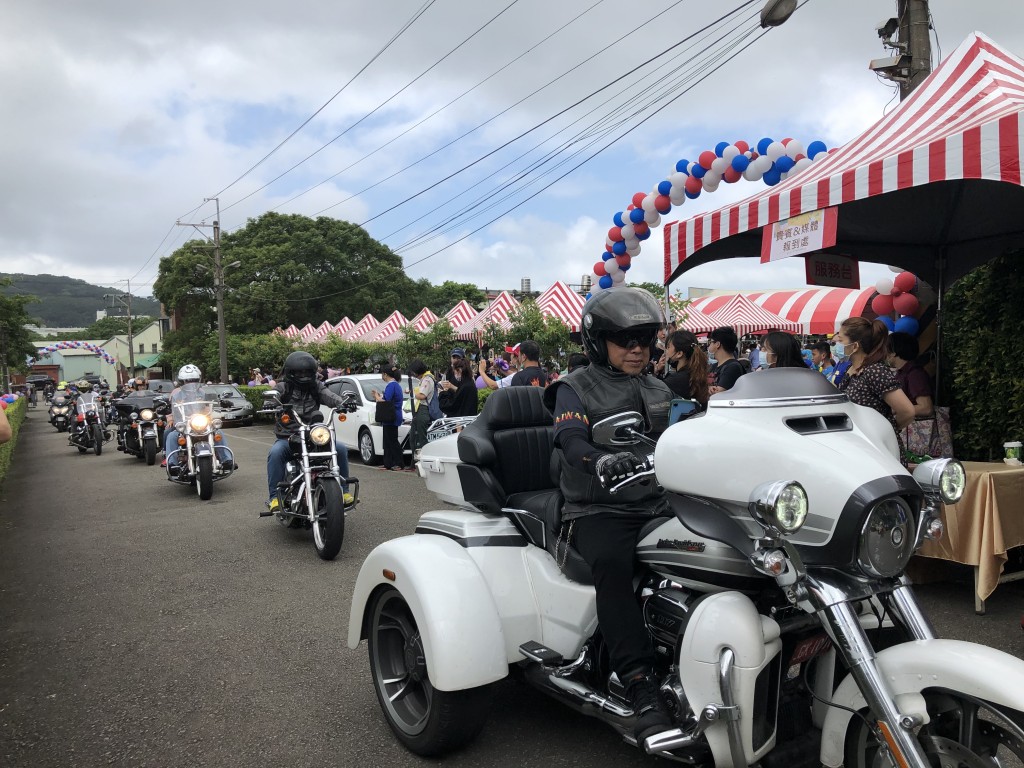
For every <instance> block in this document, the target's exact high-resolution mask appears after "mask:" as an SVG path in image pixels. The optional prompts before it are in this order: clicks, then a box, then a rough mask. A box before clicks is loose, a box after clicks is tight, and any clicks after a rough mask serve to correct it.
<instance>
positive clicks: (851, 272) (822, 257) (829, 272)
mask: <svg viewBox="0 0 1024 768" xmlns="http://www.w3.org/2000/svg"><path fill="white" fill-rule="evenodd" d="M804 263H805V264H806V266H807V284H808V285H823V286H828V287H830V288H860V262H858V261H857V260H856V259H853V258H850V257H849V256H842V255H840V254H838V253H813V254H811V255H810V256H805V257H804Z"/></svg>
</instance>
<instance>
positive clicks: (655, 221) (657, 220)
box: [644, 211, 661, 227]
mask: <svg viewBox="0 0 1024 768" xmlns="http://www.w3.org/2000/svg"><path fill="white" fill-rule="evenodd" d="M644 221H646V222H647V224H648V226H651V227H656V226H658V225H659V224H661V216H660V215H659V214H658V212H657V211H655V212H654V213H645V214H644Z"/></svg>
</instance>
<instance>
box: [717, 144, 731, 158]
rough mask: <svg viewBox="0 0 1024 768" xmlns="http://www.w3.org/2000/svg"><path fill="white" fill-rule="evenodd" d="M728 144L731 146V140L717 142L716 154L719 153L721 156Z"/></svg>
mask: <svg viewBox="0 0 1024 768" xmlns="http://www.w3.org/2000/svg"><path fill="white" fill-rule="evenodd" d="M728 146H729V142H728V141H720V142H718V143H717V144H715V154H716V155H718V156H719V157H721V156H722V153H723V152H725V148H726V147H728Z"/></svg>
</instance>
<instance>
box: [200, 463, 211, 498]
mask: <svg viewBox="0 0 1024 768" xmlns="http://www.w3.org/2000/svg"><path fill="white" fill-rule="evenodd" d="M196 475H197V482H196V490H198V491H199V498H200V499H202V500H203V501H206V500H208V499H209V498H210V497H211V496H213V456H199V457H197V458H196Z"/></svg>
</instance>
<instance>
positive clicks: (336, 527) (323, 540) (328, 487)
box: [313, 480, 345, 560]
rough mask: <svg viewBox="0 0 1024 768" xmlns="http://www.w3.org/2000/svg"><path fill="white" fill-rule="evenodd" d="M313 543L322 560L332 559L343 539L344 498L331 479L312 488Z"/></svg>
mask: <svg viewBox="0 0 1024 768" xmlns="http://www.w3.org/2000/svg"><path fill="white" fill-rule="evenodd" d="M313 513H314V515H315V516H316V519H315V520H314V521H313V545H314V546H315V547H316V553H317V554H318V555H320V557H321V559H323V560H333V559H334V558H335V557H337V556H338V553H339V552H340V551H341V543H342V542H343V541H344V540H345V500H344V497H343V496H342V494H341V486H339V485H338V484H337V483H336V482H334V481H333V480H327V481H325V482H320V483H317V484H316V486H315V487H314V488H313Z"/></svg>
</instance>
